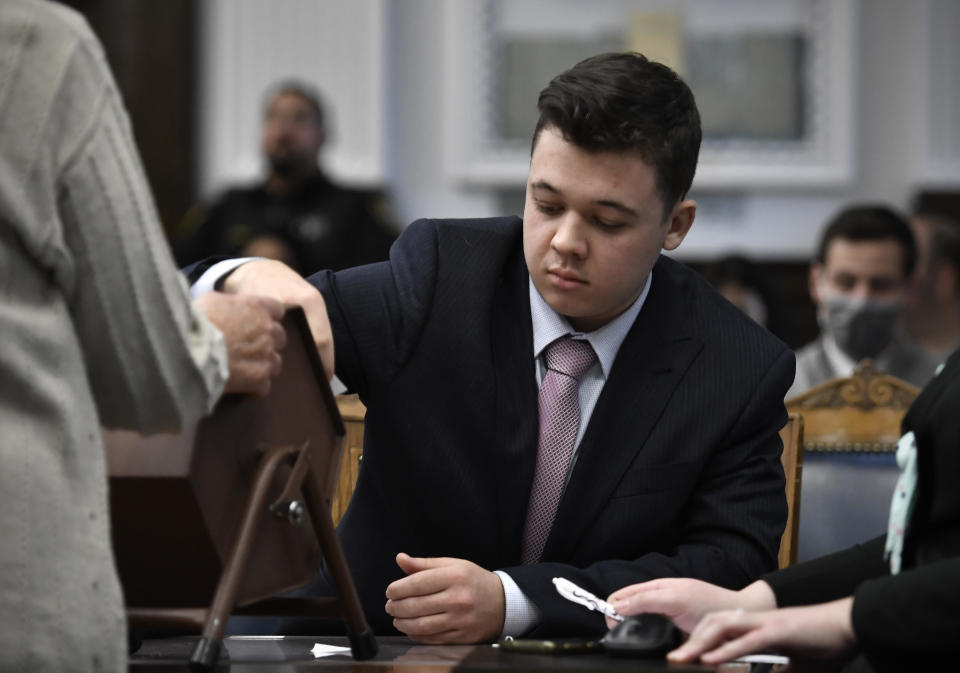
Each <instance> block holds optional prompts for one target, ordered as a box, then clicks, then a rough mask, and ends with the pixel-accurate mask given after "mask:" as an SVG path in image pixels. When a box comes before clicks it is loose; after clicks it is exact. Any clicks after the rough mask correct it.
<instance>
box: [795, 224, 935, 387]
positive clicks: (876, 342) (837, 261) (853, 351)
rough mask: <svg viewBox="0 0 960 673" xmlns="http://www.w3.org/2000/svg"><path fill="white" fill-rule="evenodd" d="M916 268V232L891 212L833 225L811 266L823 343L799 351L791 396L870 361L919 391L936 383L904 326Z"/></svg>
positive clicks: (932, 364) (925, 358)
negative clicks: (903, 308)
mask: <svg viewBox="0 0 960 673" xmlns="http://www.w3.org/2000/svg"><path fill="white" fill-rule="evenodd" d="M915 263H916V246H915V243H914V239H913V234H911V233H910V227H909V225H908V224H907V222H906V220H904V219H903V218H902V217H901V216H900V215H898V214H897V213H895V212H894V211H893V210H891V209H890V208H887V207H884V206H852V207H849V208H846V209H845V210H843V211H841V212H840V213H839V214H837V215H836V216H835V217H834V218H833V219H832V220H831V221H830V222H829V224H827V227H826V229H824V231H823V234H822V235H821V237H820V244H819V246H818V249H817V258H816V261H815V262H813V264H811V265H810V296H811V298H812V299H813V302H814V304H815V305H816V307H817V320H818V322H819V323H820V336H819V337H818V338H817V340H816V341H813V342H812V343H809V344H807V345H806V346H804V347H803V348H801V349H800V350H799V351H797V376H796V378H795V379H794V381H793V385H792V386H791V387H790V391H789V393H788V396H789V397H792V396H794V395H799V394H800V393H802V392H805V391H806V390H808V389H809V388H812V387H813V386H815V385H817V384H818V383H823V382H824V381H828V380H830V379H834V378H838V377H842V376H850V375H851V374H852V373H853V369H854V367H855V366H856V364H857V363H858V362H859V361H860V360H863V359H864V358H870V359H871V360H873V361H874V363H875V364H876V365H877V368H878V369H880V371H882V372H884V373H885V374H890V375H892V376H896V377H897V378H900V379H903V380H904V381H908V382H910V383H912V384H913V385H915V386H918V387H921V386H923V385H924V384H926V382H927V381H929V380H930V377H932V376H933V372H934V370H935V369H936V366H937V364H938V363H937V362H936V361H935V360H934V359H933V358H932V357H931V356H929V355H928V354H927V353H925V352H924V351H923V350H922V349H921V348H920V347H919V346H917V345H916V344H915V343H913V342H912V341H911V340H910V338H909V337H907V336H906V334H905V333H904V331H903V327H902V326H901V318H900V311H901V305H902V302H903V298H904V295H905V293H906V291H907V287H908V284H909V282H910V278H911V274H912V273H913V269H914V265H915Z"/></svg>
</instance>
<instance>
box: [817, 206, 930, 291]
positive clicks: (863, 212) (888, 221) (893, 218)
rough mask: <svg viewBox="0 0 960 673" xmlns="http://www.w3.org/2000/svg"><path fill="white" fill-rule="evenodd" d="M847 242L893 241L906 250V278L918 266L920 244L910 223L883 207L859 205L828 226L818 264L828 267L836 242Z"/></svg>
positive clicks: (818, 251)
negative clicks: (911, 229) (830, 248)
mask: <svg viewBox="0 0 960 673" xmlns="http://www.w3.org/2000/svg"><path fill="white" fill-rule="evenodd" d="M838 238H839V239H843V240H846V241H854V242H858V243H860V242H866V241H889V240H892V241H894V242H896V243H898V244H899V245H900V249H901V250H902V251H903V257H902V261H903V266H902V268H903V277H904V278H908V277H909V276H910V274H912V273H913V268H914V267H915V266H916V264H917V244H916V242H915V241H914V239H913V233H912V232H911V231H910V225H909V224H907V220H906V219H905V218H904V217H903V216H902V215H900V214H899V213H897V212H896V211H895V210H893V209H892V208H889V207H887V206H883V205H857V206H850V207H848V208H844V209H843V210H841V211H840V212H839V213H837V214H836V215H834V216H833V219H831V220H830V222H828V223H827V226H826V228H825V229H824V230H823V234H821V236H820V247H819V248H818V250H817V261H818V262H820V263H821V264H826V261H827V249H828V248H829V247H830V243H832V242H833V241H834V240H836V239H838Z"/></svg>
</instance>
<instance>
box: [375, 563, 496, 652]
mask: <svg viewBox="0 0 960 673" xmlns="http://www.w3.org/2000/svg"><path fill="white" fill-rule="evenodd" d="M397 565H399V566H400V568H401V570H403V572H405V573H406V574H407V577H404V578H403V579H399V580H397V581H396V582H393V583H392V584H390V586H388V587H387V599H388V600H387V605H386V608H385V609H386V611H387V614H389V615H392V616H393V618H394V619H393V625H394V626H395V627H396V628H397V629H398V630H400V631H402V632H404V633H405V634H407V635H408V636H410V638H412V639H413V640H415V641H417V642H420V643H426V644H430V645H439V644H445V643H460V644H468V643H481V642H488V641H491V640H493V639H494V638H496V637H497V636H498V635H500V632H501V631H502V630H503V619H504V609H505V608H504V597H503V584H501V582H500V578H499V577H497V575H496V573H493V572H490V571H489V570H484V569H483V568H481V567H480V566H478V565H477V564H475V563H471V562H470V561H465V560H463V559H455V558H414V557H412V556H409V555H407V554H397Z"/></svg>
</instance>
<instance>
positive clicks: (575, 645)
mask: <svg viewBox="0 0 960 673" xmlns="http://www.w3.org/2000/svg"><path fill="white" fill-rule="evenodd" d="M498 645H499V646H500V649H502V650H504V651H505V652H523V653H526V654H585V653H587V652H599V651H600V641H599V640H592V639H590V638H551V639H547V640H538V639H533V638H503V639H501V640H500V641H498Z"/></svg>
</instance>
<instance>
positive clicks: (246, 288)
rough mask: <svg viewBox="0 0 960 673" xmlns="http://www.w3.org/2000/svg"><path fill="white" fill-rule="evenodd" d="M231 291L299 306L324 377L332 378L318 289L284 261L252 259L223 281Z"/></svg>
mask: <svg viewBox="0 0 960 673" xmlns="http://www.w3.org/2000/svg"><path fill="white" fill-rule="evenodd" d="M223 289H224V291H225V292H229V293H232V294H242V295H247V294H252V295H260V296H265V297H271V298H273V299H276V300H277V301H280V302H283V303H284V304H286V305H287V306H300V307H301V308H303V312H304V313H305V314H306V316H307V322H308V323H309V325H310V332H311V333H312V334H313V341H314V343H315V344H316V346H317V351H319V353H320V360H321V361H322V362H323V369H324V372H325V373H326V375H327V380H330V379H331V378H333V372H334V352H333V332H332V330H331V328H330V320H329V319H328V318H327V305H326V304H325V303H324V301H323V296H322V295H321V294H320V291H319V290H317V288H315V287H314V286H313V285H311V284H310V283H308V282H307V281H305V280H304V279H303V277H302V276H301V275H300V274H298V273H297V272H296V271H294V270H293V269H291V268H290V267H289V266H287V265H286V264H284V263H283V262H277V261H274V260H270V259H255V260H251V261H249V262H247V263H246V264H243V265H242V266H239V267H237V268H236V269H235V270H234V271H233V272H232V273H231V274H230V275H229V276H227V279H226V281H224V284H223Z"/></svg>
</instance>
